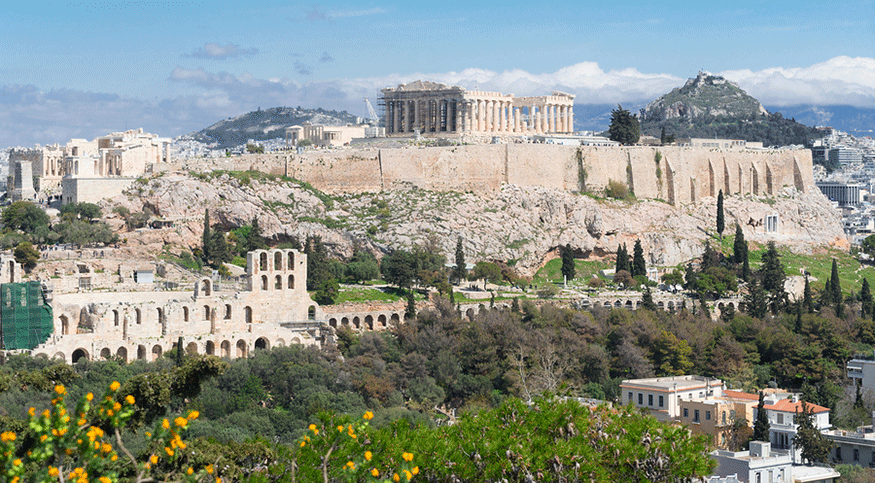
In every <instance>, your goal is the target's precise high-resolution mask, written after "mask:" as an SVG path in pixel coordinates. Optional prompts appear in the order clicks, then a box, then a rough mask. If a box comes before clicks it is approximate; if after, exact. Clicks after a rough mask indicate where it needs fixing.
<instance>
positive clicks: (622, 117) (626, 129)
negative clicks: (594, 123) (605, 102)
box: [608, 104, 641, 144]
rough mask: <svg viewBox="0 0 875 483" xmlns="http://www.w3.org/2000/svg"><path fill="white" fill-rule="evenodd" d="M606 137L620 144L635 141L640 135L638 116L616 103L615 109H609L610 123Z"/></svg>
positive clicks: (633, 142)
mask: <svg viewBox="0 0 875 483" xmlns="http://www.w3.org/2000/svg"><path fill="white" fill-rule="evenodd" d="M608 137H609V138H610V139H611V141H616V142H618V143H620V144H635V143H637V142H638V139H639V138H640V137H641V128H640V126H639V124H638V118H637V117H635V116H634V115H632V114H631V113H630V112H629V111H627V110H625V109H623V106H620V105H619V104H618V105H617V108H616V109H611V124H610V126H609V127H608Z"/></svg>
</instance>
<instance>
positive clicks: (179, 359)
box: [176, 336, 185, 367]
mask: <svg viewBox="0 0 875 483" xmlns="http://www.w3.org/2000/svg"><path fill="white" fill-rule="evenodd" d="M182 351H183V349H182V336H180V337H179V339H177V340H176V367H182V364H183V362H184V360H185V353H183V352H182Z"/></svg>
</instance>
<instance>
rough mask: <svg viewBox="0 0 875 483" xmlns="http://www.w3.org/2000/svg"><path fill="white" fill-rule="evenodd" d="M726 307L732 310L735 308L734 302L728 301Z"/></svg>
mask: <svg viewBox="0 0 875 483" xmlns="http://www.w3.org/2000/svg"><path fill="white" fill-rule="evenodd" d="M727 307H729V308H731V309H732V310H735V302H729V304H728V305H727Z"/></svg>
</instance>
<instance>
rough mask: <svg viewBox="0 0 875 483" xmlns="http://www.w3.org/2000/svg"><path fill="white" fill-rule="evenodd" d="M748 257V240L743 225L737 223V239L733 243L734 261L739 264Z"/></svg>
mask: <svg viewBox="0 0 875 483" xmlns="http://www.w3.org/2000/svg"><path fill="white" fill-rule="evenodd" d="M745 257H747V242H745V241H744V232H743V231H741V225H738V224H736V225H735V240H734V241H733V243H732V263H734V264H736V265H738V264H739V263H741V261H742V260H743V259H744V258H745Z"/></svg>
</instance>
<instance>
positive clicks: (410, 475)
mask: <svg viewBox="0 0 875 483" xmlns="http://www.w3.org/2000/svg"><path fill="white" fill-rule="evenodd" d="M404 477H405V478H407V481H410V480H412V479H413V475H412V474H411V473H410V472H409V471H407V470H404Z"/></svg>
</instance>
